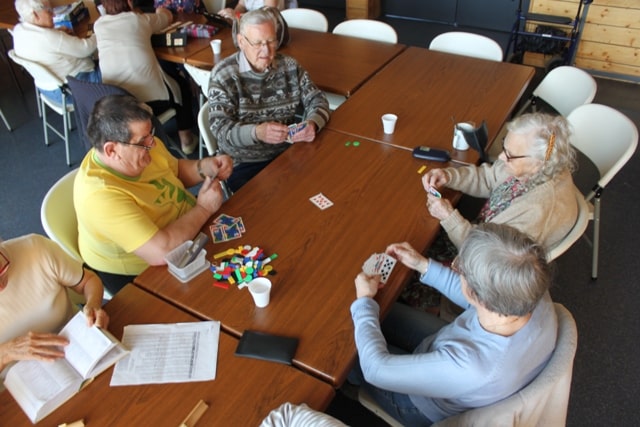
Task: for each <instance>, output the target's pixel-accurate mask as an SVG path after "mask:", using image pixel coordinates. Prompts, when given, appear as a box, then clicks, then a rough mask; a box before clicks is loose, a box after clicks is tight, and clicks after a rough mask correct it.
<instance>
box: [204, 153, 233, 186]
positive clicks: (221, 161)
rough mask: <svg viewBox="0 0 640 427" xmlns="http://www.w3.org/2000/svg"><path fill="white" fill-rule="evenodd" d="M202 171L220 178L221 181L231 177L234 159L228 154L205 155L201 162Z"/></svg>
mask: <svg viewBox="0 0 640 427" xmlns="http://www.w3.org/2000/svg"><path fill="white" fill-rule="evenodd" d="M200 167H201V168H202V173H203V174H204V175H205V176H209V177H211V178H218V179H219V180H221V181H224V180H225V179H227V178H229V176H231V172H232V171H233V160H232V159H231V157H229V156H227V155H226V154H221V155H219V156H212V157H205V158H203V159H202V161H201V163H200Z"/></svg>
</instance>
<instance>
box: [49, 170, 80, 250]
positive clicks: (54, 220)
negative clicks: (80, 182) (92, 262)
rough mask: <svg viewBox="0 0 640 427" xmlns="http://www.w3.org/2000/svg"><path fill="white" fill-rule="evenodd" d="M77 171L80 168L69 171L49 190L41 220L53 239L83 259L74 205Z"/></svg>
mask: <svg viewBox="0 0 640 427" xmlns="http://www.w3.org/2000/svg"><path fill="white" fill-rule="evenodd" d="M77 173H78V169H74V170H72V171H71V172H68V173H67V174H66V175H64V176H63V177H62V178H60V179H59V180H58V181H56V182H55V183H54V184H53V186H52V187H51V188H50V189H49V191H47V194H46V195H45V196H44V199H43V200H42V206H41V207H40V221H41V222H42V228H44V231H45V233H47V236H49V238H50V239H51V240H53V241H54V242H56V243H58V244H59V245H60V246H61V247H62V249H64V250H65V252H67V253H68V254H69V255H71V256H72V257H74V258H76V259H78V260H80V261H82V257H81V256H80V249H78V219H77V218H76V211H75V209H74V207H73V181H74V179H75V177H76V174H77Z"/></svg>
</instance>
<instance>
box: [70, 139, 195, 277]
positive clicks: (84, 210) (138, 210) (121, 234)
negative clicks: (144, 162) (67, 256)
mask: <svg viewBox="0 0 640 427" xmlns="http://www.w3.org/2000/svg"><path fill="white" fill-rule="evenodd" d="M149 153H150V155H151V163H150V164H149V166H147V167H146V168H145V169H144V171H143V172H142V174H141V175H140V176H137V177H127V176H124V175H121V174H119V173H118V172H116V171H114V170H113V169H111V168H109V167H107V166H105V165H104V164H102V163H101V162H100V160H99V159H98V157H97V156H96V154H95V151H94V149H91V150H90V151H89V153H88V154H87V155H86V156H85V158H84V160H83V161H82V164H81V165H80V169H79V171H78V175H77V176H76V180H75V184H74V189H73V202H74V205H75V209H76V214H77V217H78V233H79V236H78V245H79V247H80V254H81V255H82V258H83V259H84V261H85V262H86V263H87V264H88V265H89V266H91V267H92V268H95V269H97V270H100V271H104V272H107V273H114V274H124V275H135V274H139V273H141V272H142V271H143V270H144V269H145V268H147V266H148V264H147V263H146V262H145V261H144V260H143V259H141V258H140V257H138V256H137V255H135V254H134V253H133V251H135V250H136V249H138V248H139V247H140V246H142V245H143V244H145V243H146V242H147V241H149V239H151V237H153V236H154V235H155V234H156V233H157V232H158V230H160V229H162V228H164V227H166V226H167V225H168V224H170V223H172V222H173V221H175V220H176V219H177V218H179V217H180V216H182V215H184V214H185V213H186V212H188V211H189V210H190V209H191V208H192V207H193V206H194V205H195V197H194V196H193V195H192V194H191V193H190V192H189V191H187V190H186V189H185V188H184V185H183V184H182V181H180V179H178V160H177V159H176V158H175V157H173V156H172V155H171V154H170V153H169V151H168V150H167V149H166V148H165V146H164V145H163V144H162V142H161V141H160V140H159V139H157V138H156V145H155V146H154V147H153V148H152V149H151V151H150V152H149Z"/></svg>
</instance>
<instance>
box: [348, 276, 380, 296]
mask: <svg viewBox="0 0 640 427" xmlns="http://www.w3.org/2000/svg"><path fill="white" fill-rule="evenodd" d="M354 282H355V284H356V297H358V298H361V297H369V298H373V297H375V296H376V294H377V293H378V289H380V288H382V287H383V286H384V284H383V283H382V282H380V275H379V274H376V275H375V276H368V275H366V274H365V273H364V272H360V274H358V275H357V276H356V279H355V281H354Z"/></svg>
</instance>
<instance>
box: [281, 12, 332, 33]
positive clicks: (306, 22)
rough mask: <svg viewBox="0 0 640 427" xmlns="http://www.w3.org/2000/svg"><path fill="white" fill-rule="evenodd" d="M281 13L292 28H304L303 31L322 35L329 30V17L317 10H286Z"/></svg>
mask: <svg viewBox="0 0 640 427" xmlns="http://www.w3.org/2000/svg"><path fill="white" fill-rule="evenodd" d="M281 13H282V16H283V17H284V20H285V21H287V25H288V26H289V27H290V28H302V29H303V30H311V31H319V32H322V33H326V32H327V31H328V30H329V21H328V20H327V17H326V16H324V14H323V13H322V12H319V11H317V10H313V9H305V8H297V9H285V10H283V11H282V12H281Z"/></svg>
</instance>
